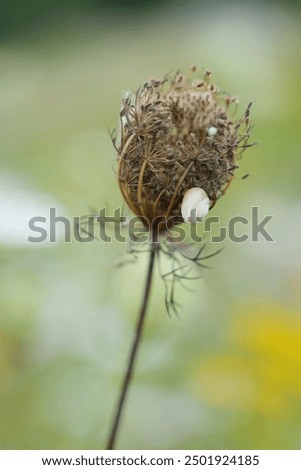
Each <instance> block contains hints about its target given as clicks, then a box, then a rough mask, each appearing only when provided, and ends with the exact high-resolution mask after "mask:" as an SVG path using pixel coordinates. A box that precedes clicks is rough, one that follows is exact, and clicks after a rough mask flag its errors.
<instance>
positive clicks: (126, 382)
mask: <svg viewBox="0 0 301 470" xmlns="http://www.w3.org/2000/svg"><path fill="white" fill-rule="evenodd" d="M157 245H158V243H157V241H156V240H155V239H154V237H152V238H151V248H150V256H149V264H148V271H147V277H146V282H145V287H144V293H143V299H142V303H141V307H140V311H139V315H138V320H137V325H136V331H135V336H134V341H133V344H132V348H131V351H130V355H129V359H128V362H127V368H126V373H125V376H124V379H123V382H122V386H121V390H120V395H119V399H118V402H117V407H116V411H115V414H114V419H113V422H112V426H111V430H110V434H109V439H108V443H107V447H106V448H107V449H108V450H111V449H114V446H115V440H116V436H117V433H118V430H119V425H120V418H121V415H122V411H123V409H124V404H125V399H126V396H127V393H128V390H129V386H130V383H131V380H132V377H133V370H134V365H135V360H136V357H137V351H138V346H139V344H140V342H141V338H142V332H143V326H144V320H145V314H146V309H147V304H148V300H149V294H150V289H151V284H152V277H153V270H154V261H155V254H156V250H157Z"/></svg>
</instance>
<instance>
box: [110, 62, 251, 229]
mask: <svg viewBox="0 0 301 470" xmlns="http://www.w3.org/2000/svg"><path fill="white" fill-rule="evenodd" d="M233 103H234V104H235V103H237V100H236V98H233V97H231V96H226V95H224V94H222V93H220V92H219V90H218V88H217V87H216V86H215V85H213V84H211V83H210V73H209V71H206V72H205V75H204V78H203V80H192V79H188V78H185V77H184V76H183V75H182V74H180V73H177V74H176V75H175V77H173V78H166V79H164V80H157V79H151V80H149V81H148V82H146V83H145V84H144V85H143V86H142V87H141V88H139V89H138V91H137V92H136V93H132V94H128V95H127V96H126V97H125V98H124V99H123V102H122V109H121V113H120V142H119V144H116V142H115V140H114V144H115V147H116V148H117V152H118V179H119V185H120V189H121V191H122V194H123V196H124V198H125V200H126V202H127V203H128V205H129V207H130V208H131V209H132V211H133V212H134V213H135V214H136V215H138V216H139V217H141V219H142V220H143V219H144V222H145V221H147V223H148V224H154V223H155V221H156V220H159V219H161V221H162V219H164V220H165V221H167V219H169V218H172V223H173V224H174V223H181V222H183V217H182V215H181V204H182V200H183V197H184V195H185V193H186V192H187V191H188V190H189V189H191V188H202V190H204V191H205V192H206V194H207V195H208V198H209V200H210V208H211V207H213V205H214V204H215V202H216V200H217V199H218V198H219V197H221V196H222V195H223V194H224V192H225V190H226V189H227V187H228V185H229V184H230V182H231V179H232V177H233V170H234V169H236V168H237V164H236V160H237V158H239V156H240V154H241V152H242V151H243V150H244V148H245V147H247V146H248V145H247V141H248V138H249V135H250V132H251V125H250V124H249V110H250V105H249V106H248V108H247V110H246V112H245V114H244V115H243V116H242V118H241V119H239V120H237V121H232V119H230V117H229V115H228V112H229V107H230V106H231V104H233ZM158 223H159V222H158ZM166 224H167V222H166ZM166 224H164V223H162V222H161V225H160V227H161V229H162V230H163V229H164V228H166Z"/></svg>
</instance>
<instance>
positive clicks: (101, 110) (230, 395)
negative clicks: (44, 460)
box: [0, 1, 301, 449]
mask: <svg viewBox="0 0 301 470" xmlns="http://www.w3.org/2000/svg"><path fill="white" fill-rule="evenodd" d="M62 3H64V2H60V5H61V4H62ZM73 3H74V2H73ZM80 3H81V2H79V1H78V5H80ZM85 3H86V4H88V2H85ZM92 3H93V5H94V2H91V5H92ZM42 5H43V9H44V6H45V8H46V6H47V5H48V2H43V3H34V2H30V1H29V2H26V12H28V14H27V13H26V12H25V6H24V5H23V3H22V5H21V4H18V2H14V3H10V4H8V3H7V4H5V5H4V8H5V9H6V15H10V20H9V21H10V23H9V21H7V22H6V25H5V27H7V28H8V25H10V26H9V30H10V31H11V33H12V31H13V29H14V28H16V30H17V29H18V27H19V26H20V21H21V20H22V21H24V22H25V21H27V19H26V18H28V19H29V18H30V19H33V18H34V16H35V15H37V17H38V15H40V12H41V11H42ZM51 5H52V7H51V8H54V7H55V2H53V1H52V2H51ZM64 5H65V6H66V8H67V7H68V4H67V3H64ZM95 5H96V2H95ZM112 5H113V6H114V5H115V2H113V3H112ZM175 5H176V6H177V8H176V7H175V9H174V10H173V12H172V14H171V13H170V10H168V11H165V12H164V11H163V10H162V11H161V10H160V13H158V12H156V11H155V10H154V12H153V13H150V12H149V13H148V14H147V15H145V17H144V18H142V17H139V21H137V18H136V17H130V15H129V16H123V15H120V17H119V18H118V15H119V13H118V14H117V11H120V10H118V9H117V7H116V9H115V10H114V13H112V14H111V16H110V13H107V16H106V18H109V19H111V21H108V22H107V24H106V21H104V19H101V18H100V17H98V16H97V15H96V14H95V15H91V12H90V11H88V10H85V9H78V10H77V11H76V12H75V11H74V10H72V11H73V13H72V15H71V14H70V15H66V17H64V18H63V17H60V19H59V20H57V21H54V22H53V21H52V22H47V21H46V22H42V20H41V21H40V22H39V25H37V27H36V28H37V29H36V30H33V31H32V33H33V34H32V36H31V38H30V39H29V36H26V35H25V36H24V38H23V37H22V36H21V38H22V40H21V41H20V35H16V37H15V38H14V36H13V34H11V36H10V40H9V41H8V42H4V43H3V44H2V46H1V48H0V60H1V64H2V72H1V76H0V101H1V111H0V113H1V122H2V126H1V130H0V140H1V147H0V148H1V153H0V154H1V175H0V191H1V194H0V215H1V217H0V224H1V225H0V263H1V271H0V286H1V296H0V446H1V448H2V449H51V448H53V449H62V448H65V449H99V448H102V446H103V443H104V439H105V437H106V434H107V430H108V424H109V422H110V418H111V415H112V409H113V406H114V404H115V399H116V396H117V390H118V387H119V384H120V380H121V374H122V370H123V367H124V363H125V357H126V355H127V353H128V348H129V344H130V341H131V338H132V329H133V323H134V321H135V317H136V312H137V308H138V305H139V302H140V292H141V287H142V284H143V279H144V275H145V267H146V266H145V262H146V258H145V257H144V256H143V255H141V257H140V259H139V260H138V262H137V263H136V264H135V265H133V266H132V265H128V266H125V267H123V268H116V267H115V264H116V262H118V261H119V260H120V259H121V256H123V254H124V252H125V250H126V247H125V246H124V245H122V244H118V243H112V244H110V245H109V244H106V245H105V244H102V243H100V242H94V243H87V244H80V243H77V242H76V241H74V240H73V241H72V242H71V243H64V242H63V237H62V230H58V238H57V242H56V243H49V242H46V243H43V244H30V243H28V242H27V241H26V240H27V237H28V235H30V233H29V230H28V226H27V222H28V219H29V218H30V217H32V216H34V215H41V216H45V217H47V216H48V211H49V207H56V208H57V213H58V214H59V215H68V216H70V217H71V216H75V215H82V214H87V213H90V212H92V211H93V210H98V209H100V208H102V207H103V206H104V205H106V207H108V209H109V211H113V209H114V208H115V207H116V206H118V205H120V204H122V201H121V196H120V194H119V191H118V187H117V184H116V181H115V175H114V172H113V171H112V161H113V158H114V149H113V147H112V145H111V142H110V136H109V129H112V128H113V127H114V126H116V125H117V121H118V113H119V107H120V97H121V94H122V92H123V91H124V90H127V89H129V88H132V87H133V88H136V87H137V86H139V85H140V84H141V83H143V82H144V81H145V80H146V79H148V78H149V77H151V76H162V75H164V74H165V73H166V72H169V71H174V70H177V69H178V68H181V69H182V70H188V68H189V67H190V66H191V65H192V64H194V63H197V64H199V65H200V67H209V68H212V69H213V71H214V80H215V81H216V82H217V83H218V84H220V85H221V87H223V88H224V89H225V90H227V91H229V92H230V93H234V94H237V95H239V96H240V99H241V107H240V108H239V110H238V112H242V110H243V109H244V108H245V106H246V104H247V103H248V102H249V101H250V100H252V101H254V106H253V113H252V114H253V116H252V117H253V120H254V123H255V125H256V127H255V131H254V140H256V141H257V142H258V143H259V145H258V146H257V147H256V148H253V149H250V150H249V151H248V152H246V154H245V157H244V159H243V161H242V162H241V168H240V169H239V170H238V173H237V177H236V178H235V179H234V181H233V183H232V185H231V188H230V189H229V191H228V192H227V195H226V196H225V197H224V198H223V199H221V200H220V201H219V203H218V204H216V206H215V207H214V210H213V211H212V213H213V215H219V216H220V218H221V222H220V224H221V225H224V224H227V222H228V221H229V219H230V218H231V217H232V216H233V215H237V214H238V215H242V216H245V217H249V215H250V213H251V207H252V206H258V207H259V209H260V214H261V216H262V217H264V216H265V215H267V214H272V215H274V218H273V220H272V222H271V223H270V224H269V226H268V227H269V231H270V233H271V235H272V236H273V238H274V240H275V241H274V242H272V243H268V242H266V241H265V240H263V239H262V238H260V240H259V241H258V242H256V243H254V242H251V241H250V240H248V241H247V242H245V243H240V244H237V243H236V244H235V243H232V242H231V241H229V240H227V241H226V242H225V243H224V245H225V249H224V250H223V251H222V253H220V254H219V255H218V256H216V257H214V258H213V259H212V260H210V266H211V268H212V269H208V270H206V271H204V275H203V280H202V281H197V282H194V283H193V284H192V286H191V287H192V288H194V291H192V292H190V291H185V290H182V289H181V288H179V289H178V290H177V298H178V300H179V302H180V303H181V304H182V309H181V311H180V318H179V319H177V318H171V319H170V318H169V317H168V316H167V314H166V311H165V309H164V287H163V285H162V280H161V279H160V277H159V276H156V279H155V284H154V286H153V287H154V288H153V292H152V298H151V304H150V308H149V311H148V320H147V328H146V330H145V336H144V341H143V345H142V348H141V351H140V356H139V360H138V364H137V369H136V375H135V382H134V384H133V387H132V390H131V394H130V398H129V401H128V404H127V405H128V406H127V409H126V413H125V415H124V421H123V424H122V429H121V433H120V440H119V443H118V445H119V447H120V448H124V449H134V448H135V449H137V448H141V449H147V448H148V449H151V448H162V449H176V448H177V449H185V448H186V449H200V448H208V449H223V448H224V449H229V448H230V449H254V448H259V449H274V448H275V449H277V448H281V449H298V448H300V443H301V433H300V418H299V416H300V408H301V398H300V397H301V393H300V392H301V376H300V360H301V359H300V358H301V341H300V340H301V311H300V283H301V273H300V261H301V260H300V250H299V245H300V243H299V233H300V229H301V226H300V221H299V220H298V218H297V215H298V214H299V213H300V207H301V199H300V183H299V175H300V170H301V163H300V149H301V147H300V124H301V122H300V120H301V119H300V118H301V116H300V100H301V91H300V90H301V88H300V71H301V69H300V63H301V61H300V58H301V52H300V51H301V47H300V46H301V35H300V11H299V10H298V9H296V8H294V7H289V6H288V3H286V4H280V3H277V5H276V4H275V5H273V6H270V4H269V3H265V4H257V3H254V4H253V3H251V2H247V3H246V4H245V6H244V7H242V5H241V3H240V4H239V5H238V4H228V3H227V4H226V5H225V4H224V3H220V4H218V8H217V3H214V4H212V6H211V7H210V6H209V4H207V7H206V8H204V9H203V6H202V4H201V2H200V4H197V3H195V2H192V3H191V4H187V5H184V4H182V6H181V8H180V7H179V3H177V4H175ZM22 8H23V10H22ZM112 8H113V7H112ZM14 9H15V11H14ZM68 11H69V10H68ZM108 11H109V10H108ZM29 12H32V13H29ZM26 15H27V16H26ZM2 18H3V17H2ZM7 18H8V16H7ZM18 18H21V19H20V21H19V19H18ZM2 21H3V20H2ZM5 31H8V29H7V30H5V28H3V29H2V33H3V35H4V32H5ZM5 34H6V33H5ZM246 172H248V173H250V177H249V178H248V179H246V180H241V179H240V176H242V175H244V174H245V173H246ZM61 229H62V227H61ZM248 229H249V228H248ZM211 249H212V250H214V249H216V247H210V246H209V247H208V251H209V250H211Z"/></svg>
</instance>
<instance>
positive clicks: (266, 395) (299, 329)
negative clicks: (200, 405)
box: [192, 305, 301, 417]
mask: <svg viewBox="0 0 301 470" xmlns="http://www.w3.org/2000/svg"><path fill="white" fill-rule="evenodd" d="M245 310H246V309H243V308H242V309H241V311H242V312H244V311H245ZM227 336H228V341H229V347H228V348H227V351H225V352H224V354H218V355H215V356H210V357H207V358H205V359H204V358H202V359H201V360H200V361H199V363H198V364H197V367H196V368H195V370H194V371H193V377H192V386H193V390H194V391H195V393H197V394H198V395H199V396H200V397H201V398H202V400H203V401H205V402H206V403H208V404H209V405H210V406H214V407H222V408H240V409H244V410H246V411H247V410H248V411H253V412H257V413H259V414H261V415H263V416H275V417H280V416H284V415H287V414H288V413H290V412H292V411H293V410H294V408H296V407H297V406H300V405H301V315H300V314H298V313H296V312H294V311H288V310H287V309H285V308H281V307H279V306H276V305H266V306H261V307H259V308H258V307H255V308H254V307H253V308H251V309H249V310H248V311H247V312H246V313H243V314H239V315H235V316H234V318H233V320H232V321H231V322H230V325H229V331H228V334H227Z"/></svg>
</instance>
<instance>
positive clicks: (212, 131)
mask: <svg viewBox="0 0 301 470" xmlns="http://www.w3.org/2000/svg"><path fill="white" fill-rule="evenodd" d="M207 132H208V135H209V137H213V136H214V135H215V134H216V133H217V127H214V126H211V127H209V129H208V131H207Z"/></svg>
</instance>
